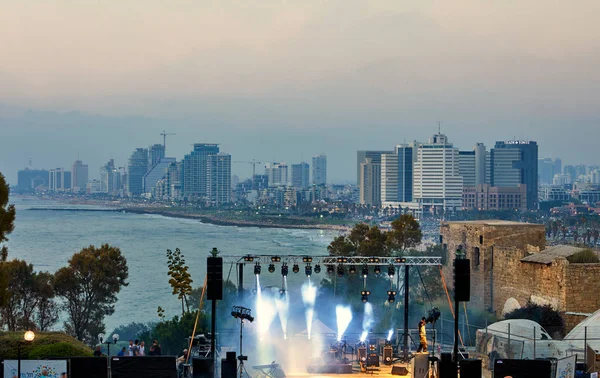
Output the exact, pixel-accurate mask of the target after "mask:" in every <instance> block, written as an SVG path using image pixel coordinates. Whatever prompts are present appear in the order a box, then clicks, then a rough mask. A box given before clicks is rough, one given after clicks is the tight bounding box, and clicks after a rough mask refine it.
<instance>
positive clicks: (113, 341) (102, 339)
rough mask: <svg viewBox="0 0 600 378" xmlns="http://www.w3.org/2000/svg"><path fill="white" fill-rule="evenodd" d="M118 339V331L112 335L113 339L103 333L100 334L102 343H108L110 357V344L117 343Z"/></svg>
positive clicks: (99, 338) (99, 340)
mask: <svg viewBox="0 0 600 378" xmlns="http://www.w3.org/2000/svg"><path fill="white" fill-rule="evenodd" d="M117 341H119V335H118V334H116V333H115V334H113V335H112V341H111V340H110V339H106V338H105V336H104V334H103V333H99V334H98V342H99V343H100V344H106V348H107V355H108V357H110V344H116V343H117Z"/></svg>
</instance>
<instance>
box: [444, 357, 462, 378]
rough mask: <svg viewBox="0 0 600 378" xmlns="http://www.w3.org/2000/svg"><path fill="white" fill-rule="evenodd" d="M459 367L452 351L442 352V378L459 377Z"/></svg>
mask: <svg viewBox="0 0 600 378" xmlns="http://www.w3.org/2000/svg"><path fill="white" fill-rule="evenodd" d="M457 377H458V369H457V367H456V363H455V362H454V361H453V360H452V353H442V355H441V358H440V378H457Z"/></svg>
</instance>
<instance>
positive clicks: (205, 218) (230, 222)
mask: <svg viewBox="0 0 600 378" xmlns="http://www.w3.org/2000/svg"><path fill="white" fill-rule="evenodd" d="M118 211H123V212H126V213H132V214H150V215H161V216H165V217H170V218H183V219H196V220H198V221H200V222H202V223H209V224H214V225H218V226H236V227H257V228H289V229H305V230H328V231H339V232H347V231H349V230H350V229H351V228H350V227H348V226H340V225H333V224H322V223H319V224H294V223H290V224H278V223H275V222H263V221H251V220H240V219H231V218H226V217H219V216H213V215H205V214H201V213H197V212H181V211H174V210H168V209H159V208H144V207H122V208H119V209H118Z"/></svg>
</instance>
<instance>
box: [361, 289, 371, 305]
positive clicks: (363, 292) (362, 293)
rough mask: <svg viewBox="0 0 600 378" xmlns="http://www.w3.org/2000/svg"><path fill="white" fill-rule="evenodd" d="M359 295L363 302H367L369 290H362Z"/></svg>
mask: <svg viewBox="0 0 600 378" xmlns="http://www.w3.org/2000/svg"><path fill="white" fill-rule="evenodd" d="M360 295H361V298H360V300H361V301H363V303H367V302H368V301H369V295H371V292H370V291H368V290H363V291H361V292H360Z"/></svg>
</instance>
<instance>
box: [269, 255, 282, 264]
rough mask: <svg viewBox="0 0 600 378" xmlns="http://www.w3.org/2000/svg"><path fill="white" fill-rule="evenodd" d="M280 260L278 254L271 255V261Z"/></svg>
mask: <svg viewBox="0 0 600 378" xmlns="http://www.w3.org/2000/svg"><path fill="white" fill-rule="evenodd" d="M280 261H281V257H279V256H271V262H274V263H276V262H280Z"/></svg>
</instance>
